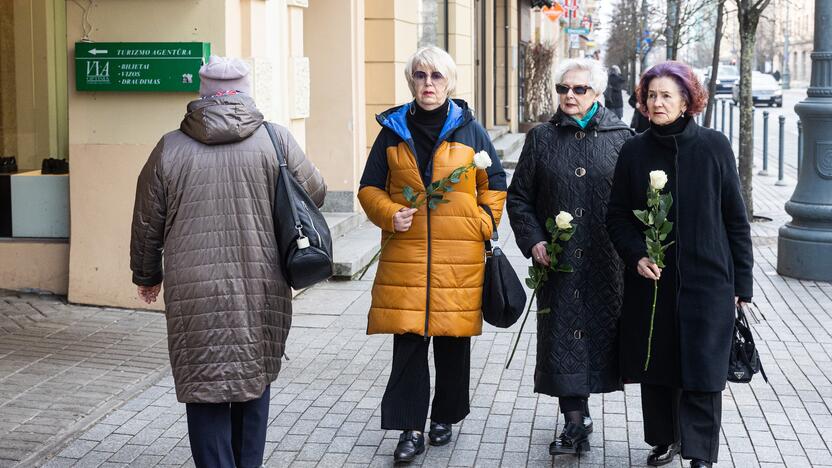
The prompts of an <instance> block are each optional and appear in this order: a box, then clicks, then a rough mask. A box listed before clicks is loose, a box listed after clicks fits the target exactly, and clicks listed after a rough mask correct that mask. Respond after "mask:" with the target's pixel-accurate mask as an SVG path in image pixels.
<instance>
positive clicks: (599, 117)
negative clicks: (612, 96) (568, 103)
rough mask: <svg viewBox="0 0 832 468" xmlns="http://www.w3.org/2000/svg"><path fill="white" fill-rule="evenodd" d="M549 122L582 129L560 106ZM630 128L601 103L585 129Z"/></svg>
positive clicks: (600, 130)
mask: <svg viewBox="0 0 832 468" xmlns="http://www.w3.org/2000/svg"><path fill="white" fill-rule="evenodd" d="M549 122H551V123H553V124H554V125H555V126H556V127H575V129H577V130H581V126H580V125H578V122H576V121H575V119H573V118H572V117H569V116H568V115H566V114H564V113H563V111H562V110H560V108H558V111H557V112H556V113H555V115H554V116H552V118H551V119H550V120H549ZM629 129H630V127H629V126H628V125H627V124H625V123H624V122H622V121H621V119H619V118H618V116H617V115H615V114H614V113H613V112H611V111H610V110H609V109H607V108H606V107H604V106H602V105H601V104H600V103H599V104H598V110H597V111H595V115H593V116H592V118H591V119H589V123H587V124H586V127H585V128H584V129H583V130H584V131H590V130H597V131H599V132H605V131H610V130H629Z"/></svg>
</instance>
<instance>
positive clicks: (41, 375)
mask: <svg viewBox="0 0 832 468" xmlns="http://www.w3.org/2000/svg"><path fill="white" fill-rule="evenodd" d="M165 333H166V331H165V322H164V316H163V315H162V314H159V313H150V312H134V311H124V310H112V309H102V308H96V307H79V306H71V305H67V304H66V303H65V302H63V301H62V300H60V299H59V298H57V297H55V296H40V295H35V294H19V293H10V292H7V291H0V467H7V466H14V465H17V464H20V465H21V466H32V465H31V464H30V462H29V461H31V459H32V458H33V457H35V458H36V457H37V455H39V454H41V453H48V452H49V451H50V449H53V448H54V447H55V446H60V445H63V443H65V440H66V438H67V437H72V436H73V435H76V433H77V431H78V430H79V429H83V428H86V427H87V426H88V425H89V421H90V420H91V419H97V418H99V417H100V416H102V415H104V414H106V412H108V411H111V410H112V409H114V408H116V407H118V406H120V405H122V404H124V403H126V402H127V401H128V400H130V399H132V398H133V396H135V394H136V389H139V388H146V387H148V386H149V385H151V384H153V383H154V382H155V381H157V380H158V379H159V378H160V374H161V373H162V372H163V371H165V370H166V369H167V368H168V357H167V346H166V340H167V338H166V334H165ZM27 460H29V461H27Z"/></svg>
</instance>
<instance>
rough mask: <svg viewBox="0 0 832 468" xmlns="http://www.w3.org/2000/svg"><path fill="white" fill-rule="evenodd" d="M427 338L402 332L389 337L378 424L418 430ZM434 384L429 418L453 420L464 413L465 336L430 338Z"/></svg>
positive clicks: (422, 418)
mask: <svg viewBox="0 0 832 468" xmlns="http://www.w3.org/2000/svg"><path fill="white" fill-rule="evenodd" d="M429 345H430V338H428V339H427V340H426V339H425V337H423V336H421V335H416V334H413V333H406V334H403V335H394V336H393V367H392V369H391V370H390V380H389V381H388V382H387V389H386V390H385V391H384V397H382V399H381V428H382V429H392V430H401V431H408V430H414V431H423V430H424V428H425V423H426V422H427V415H428V403H429V402H430V369H429V368H428V346H429ZM433 362H434V365H435V367H436V385H435V393H434V396H433V406H432V408H431V412H430V419H431V421H434V422H439V423H446V424H456V423H458V422H460V421H462V419H463V418H465V416H467V415H468V413H469V410H470V408H469V399H470V397H469V386H470V380H471V338H469V337H463V338H455V337H449V336H437V337H434V338H433Z"/></svg>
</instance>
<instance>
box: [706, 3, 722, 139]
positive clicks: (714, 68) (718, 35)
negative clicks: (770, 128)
mask: <svg viewBox="0 0 832 468" xmlns="http://www.w3.org/2000/svg"><path fill="white" fill-rule="evenodd" d="M724 16H725V0H719V2H718V3H717V7H716V32H715V34H714V55H713V59H712V60H711V76H710V78H708V108H707V110H706V111H705V126H706V127H710V126H711V118H712V117H713V115H714V112H716V76H717V73H718V72H719V49H720V47H721V44H722V22H723V19H724Z"/></svg>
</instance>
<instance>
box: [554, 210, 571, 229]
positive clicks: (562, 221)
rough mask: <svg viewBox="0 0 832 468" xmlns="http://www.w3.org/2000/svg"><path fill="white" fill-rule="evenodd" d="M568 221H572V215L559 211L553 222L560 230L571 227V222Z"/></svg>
mask: <svg viewBox="0 0 832 468" xmlns="http://www.w3.org/2000/svg"><path fill="white" fill-rule="evenodd" d="M570 223H572V215H571V214H569V213H567V212H565V211H561V212H560V213H558V215H557V217H556V218H555V224H556V225H557V227H558V229H560V230H562V231H566V230H569V229H572V224H570Z"/></svg>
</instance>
